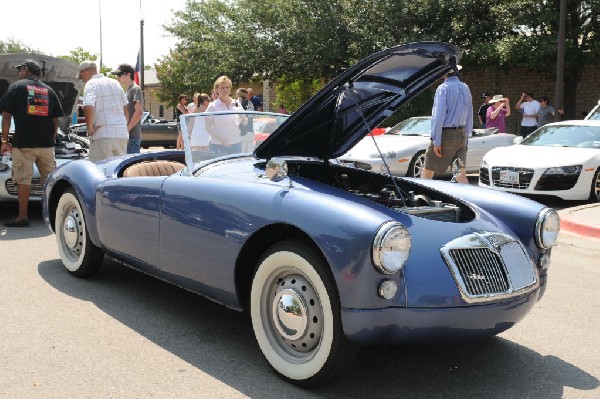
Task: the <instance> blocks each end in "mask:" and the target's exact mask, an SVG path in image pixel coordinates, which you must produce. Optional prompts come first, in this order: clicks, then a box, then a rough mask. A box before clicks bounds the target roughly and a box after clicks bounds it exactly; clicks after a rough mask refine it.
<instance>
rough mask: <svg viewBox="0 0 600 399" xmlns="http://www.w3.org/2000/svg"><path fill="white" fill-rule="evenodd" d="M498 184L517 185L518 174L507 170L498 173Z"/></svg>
mask: <svg viewBox="0 0 600 399" xmlns="http://www.w3.org/2000/svg"><path fill="white" fill-rule="evenodd" d="M500 183H508V184H519V173H518V172H511V171H508V170H501V171H500Z"/></svg>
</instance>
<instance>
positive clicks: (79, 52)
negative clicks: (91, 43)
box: [58, 47, 112, 77]
mask: <svg viewBox="0 0 600 399" xmlns="http://www.w3.org/2000/svg"><path fill="white" fill-rule="evenodd" d="M58 58H62V59H64V60H70V61H73V62H74V63H76V64H80V63H81V61H85V60H90V61H97V60H98V54H96V53H91V52H89V51H87V50H84V49H83V48H82V47H77V48H76V49H75V50H71V51H70V52H69V54H68V55H59V56H58ZM110 71H111V69H110V68H109V67H107V66H105V65H103V66H102V67H101V69H100V72H101V73H103V74H105V75H107V76H109V77H112V75H111V74H110Z"/></svg>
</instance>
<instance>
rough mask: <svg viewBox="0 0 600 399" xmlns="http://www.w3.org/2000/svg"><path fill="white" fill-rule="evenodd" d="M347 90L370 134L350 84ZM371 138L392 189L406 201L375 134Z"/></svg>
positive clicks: (406, 197)
mask: <svg viewBox="0 0 600 399" xmlns="http://www.w3.org/2000/svg"><path fill="white" fill-rule="evenodd" d="M347 92H348V93H349V94H350V95H349V97H350V98H351V99H352V100H353V101H354V104H355V105H356V110H357V111H358V112H359V114H360V118H361V120H362V122H363V125H364V126H365V129H367V131H368V132H369V134H370V129H369V124H368V123H367V120H366V119H365V115H364V114H363V113H362V111H361V110H360V107H359V105H358V101H357V99H356V96H355V95H354V93H353V91H352V85H349V86H348V88H347ZM371 139H373V143H374V144H375V148H377V152H378V153H379V156H380V157H381V160H382V161H383V164H384V165H385V169H386V171H387V173H388V176H389V177H390V179H391V180H392V185H393V186H394V191H395V192H396V194H397V195H398V197H399V198H400V199H401V200H403V201H406V200H407V199H409V196H408V194H406V193H405V192H404V191H403V190H402V189H401V188H400V187H399V186H398V183H396V180H395V179H394V175H392V171H391V170H390V167H389V165H388V163H387V161H386V160H385V157H384V156H383V153H382V152H381V149H380V148H379V145H377V140H375V136H373V135H371Z"/></svg>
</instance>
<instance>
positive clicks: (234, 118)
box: [205, 76, 244, 154]
mask: <svg viewBox="0 0 600 399" xmlns="http://www.w3.org/2000/svg"><path fill="white" fill-rule="evenodd" d="M231 84H232V83H231V79H229V77H227V76H221V77H219V78H218V79H217V80H216V81H215V84H214V88H215V92H216V93H217V95H218V97H217V99H216V100H215V101H213V102H211V103H210V104H208V107H207V109H206V112H219V111H240V112H244V109H243V108H242V107H241V105H239V104H238V103H237V101H233V99H232V98H231V97H230V95H231ZM240 123H244V121H243V120H242V119H241V118H240V117H239V115H231V116H225V117H224V116H219V117H218V119H216V118H206V122H205V124H206V130H207V131H208V133H209V134H210V136H211V139H210V151H211V152H216V153H219V154H237V153H240V152H242V143H241V141H242V134H241V131H240V126H239V125H240Z"/></svg>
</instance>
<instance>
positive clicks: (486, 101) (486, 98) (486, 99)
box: [477, 93, 493, 129]
mask: <svg viewBox="0 0 600 399" xmlns="http://www.w3.org/2000/svg"><path fill="white" fill-rule="evenodd" d="M492 97H493V96H492V94H491V93H483V95H482V96H481V99H482V100H483V104H481V106H480V107H479V111H478V112H477V117H478V118H479V126H480V127H481V128H482V129H485V128H486V127H487V120H486V118H487V110H488V107H489V106H490V105H491V104H490V101H491V99H492Z"/></svg>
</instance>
